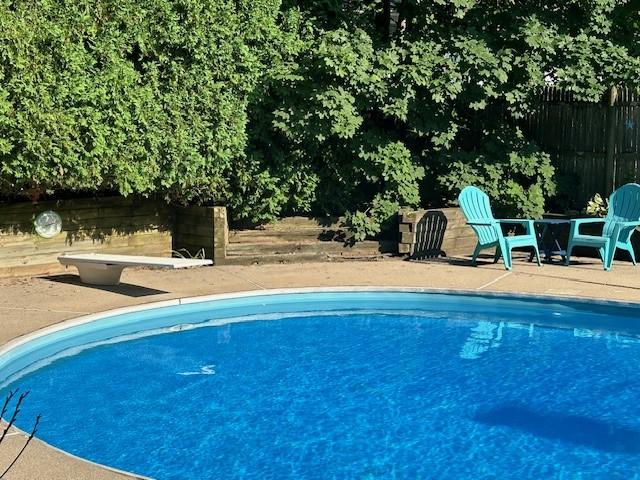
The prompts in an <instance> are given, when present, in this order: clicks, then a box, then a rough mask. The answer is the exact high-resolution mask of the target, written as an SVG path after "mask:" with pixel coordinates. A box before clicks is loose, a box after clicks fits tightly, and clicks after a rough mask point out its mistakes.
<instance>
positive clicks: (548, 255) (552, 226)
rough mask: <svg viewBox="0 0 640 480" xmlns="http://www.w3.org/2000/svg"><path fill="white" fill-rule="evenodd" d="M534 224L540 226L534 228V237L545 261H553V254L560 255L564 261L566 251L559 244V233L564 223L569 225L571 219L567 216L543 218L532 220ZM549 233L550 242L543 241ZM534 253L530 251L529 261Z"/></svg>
mask: <svg viewBox="0 0 640 480" xmlns="http://www.w3.org/2000/svg"><path fill="white" fill-rule="evenodd" d="M534 225H535V226H541V227H542V228H536V229H535V230H536V239H537V240H538V248H539V249H540V251H541V252H542V253H544V259H545V261H547V262H552V261H553V256H554V255H560V257H561V258H562V261H563V262H564V261H565V260H566V258H567V251H566V250H565V249H564V248H562V247H561V246H560V234H561V232H562V230H563V226H564V225H567V226H568V225H571V220H569V219H568V218H543V219H541V220H534ZM547 234H549V237H550V238H549V240H550V243H545V237H546V236H547ZM533 256H534V254H533V253H531V255H530V256H529V261H532V260H533Z"/></svg>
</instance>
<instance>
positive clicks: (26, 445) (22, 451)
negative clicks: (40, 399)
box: [0, 415, 42, 478]
mask: <svg viewBox="0 0 640 480" xmlns="http://www.w3.org/2000/svg"><path fill="white" fill-rule="evenodd" d="M41 417H42V415H38V416H37V417H36V421H35V423H34V424H33V429H31V433H30V434H29V438H27V441H26V442H25V443H24V445H23V446H22V448H21V449H20V451H19V452H18V455H16V458H14V459H13V462H11V463H10V464H9V466H8V467H7V468H6V469H5V471H4V472H2V474H0V478H4V476H5V475H6V474H7V473H8V472H9V470H11V468H12V467H13V466H14V465H15V464H16V462H17V461H18V459H19V458H20V457H21V456H22V454H23V453H24V451H25V450H26V449H27V447H28V446H29V443H31V440H33V437H34V436H35V435H36V432H37V431H38V425H40V418H41Z"/></svg>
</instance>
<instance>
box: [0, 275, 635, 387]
mask: <svg viewBox="0 0 640 480" xmlns="http://www.w3.org/2000/svg"><path fill="white" fill-rule="evenodd" d="M532 307H533V308H532ZM363 310H377V311H384V310H388V311H396V312H398V311H405V312H412V311H413V312H431V313H433V312H439V311H442V312H446V313H447V316H448V319H449V320H451V319H454V320H455V318H456V317H458V318H460V319H469V318H473V319H475V320H488V321H491V320H492V319H493V318H494V317H501V318H504V317H505V315H509V316H511V317H512V318H513V319H514V321H515V322H521V323H527V324H537V325H541V326H549V327H560V328H584V329H592V330H601V331H613V332H616V333H622V334H630V335H639V334H640V321H639V320H640V304H635V303H621V302H608V301H596V300H574V299H564V298H558V297H544V296H521V295H503V294H491V293H485V292H482V293H480V292H465V291H445V290H438V291H436V290H430V289H416V288H388V287H380V288H378V287H361V288H358V287H348V288H311V289H308V288H304V289H289V290H261V291H253V292H244V293H234V294H220V295H211V296H207V297H195V298H187V299H178V300H170V301H164V302H158V303H153V304H147V305H141V306H137V307H130V308H123V309H118V310H112V311H108V312H103V313H98V314H93V315H87V316H84V317H79V318H76V319H73V320H68V321H65V322H62V323H59V324H56V325H52V326H50V327H47V328H44V329H42V330H39V331H37V332H34V333H32V334H29V335H25V336H23V337H19V338H17V339H15V340H13V341H11V342H9V343H7V344H5V346H4V347H3V348H2V349H0V387H4V386H6V385H8V384H10V383H12V382H15V381H16V380H17V379H18V378H19V377H20V376H22V375H23V374H25V373H28V372H29V371H32V370H33V369H35V368H36V367H38V368H39V367H40V366H41V365H39V362H43V361H45V360H46V359H48V358H51V357H55V356H56V355H59V354H60V353H61V352H69V351H71V352H72V353H73V349H74V348H77V347H82V346H91V345H92V344H97V343H98V344H99V343H100V342H104V341H107V340H109V339H116V341H119V340H120V339H121V340H127V339H129V338H131V336H132V335H133V336H135V335H139V334H142V333H143V332H154V331H156V332H157V333H163V332H164V331H166V329H168V328H171V327H178V328H193V327H194V326H197V325H198V324H205V323H206V324H208V325H211V324H214V323H215V322H216V321H220V322H219V323H218V324H224V323H231V322H234V321H244V320H250V319H251V316H253V315H268V314H279V315H280V316H282V315H286V314H292V313H301V312H319V311H321V312H328V313H330V312H349V311H363ZM576 313H579V314H580V318H581V320H580V323H579V324H576V323H575V322H574V321H569V320H568V319H569V318H575V316H576ZM565 317H566V318H565ZM274 318H277V317H274ZM78 351H80V350H78ZM30 367H31V368H30Z"/></svg>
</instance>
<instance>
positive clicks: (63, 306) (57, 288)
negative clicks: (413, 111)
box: [0, 257, 640, 480]
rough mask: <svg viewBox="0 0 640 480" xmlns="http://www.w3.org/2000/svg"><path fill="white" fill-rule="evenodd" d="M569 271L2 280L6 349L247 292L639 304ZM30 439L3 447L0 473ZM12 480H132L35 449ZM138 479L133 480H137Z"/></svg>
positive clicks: (584, 271) (145, 273)
mask: <svg viewBox="0 0 640 480" xmlns="http://www.w3.org/2000/svg"><path fill="white" fill-rule="evenodd" d="M574 260H575V261H574V262H573V265H572V266H571V267H564V266H560V265H544V267H543V268H538V267H536V266H535V265H534V264H530V263H527V262H525V261H524V260H523V258H522V257H520V258H518V257H516V258H515V259H514V271H513V272H506V271H505V270H504V268H503V266H502V263H498V264H497V265H494V264H492V263H491V262H490V261H489V259H488V258H487V259H486V260H485V261H484V262H480V266H479V268H473V267H471V266H470V264H469V261H468V259H453V260H449V261H438V262H429V263H426V262H405V261H401V260H397V259H390V260H384V261H378V262H355V261H351V262H340V263H306V264H280V265H252V266H217V267H211V268H200V269H193V270H184V271H179V270H178V271H168V270H166V271H162V270H160V271H158V270H154V271H151V270H133V269H131V270H125V272H124V274H123V278H122V281H123V283H122V284H121V285H119V286H117V287H94V286H85V285H82V284H80V283H79V282H78V279H77V276H76V272H75V270H73V269H70V270H69V274H65V275H55V276H50V277H36V278H12V279H0V318H1V320H0V322H1V323H0V325H1V328H0V344H4V343H5V342H7V341H8V340H10V339H12V338H15V337H17V336H20V335H24V334H26V333H29V332H33V331H35V330H37V329H39V328H42V327H45V326H47V325H51V324H54V323H58V322H61V321H63V320H67V319H70V318H74V317H78V316H81V315H84V314H88V313H95V312H100V311H104V310H109V309H113V308H118V307H124V306H129V305H137V304H142V303H149V302H157V301H161V300H168V299H173V298H182V297H192V296H198V295H206V294H214V293H227V292H237V291H246V290H261V289H271V288H292V287H326V286H368V285H377V286H407V287H427V288H446V289H461V290H478V291H487V292H489V291H492V292H510V293H533V294H544V295H558V296H566V297H572V298H580V297H584V298H599V299H608V300H623V301H633V302H640V270H636V269H635V268H634V267H633V266H632V265H631V264H630V263H627V262H615V263H614V266H613V270H612V271H611V272H605V271H603V270H602V264H601V263H600V262H599V261H597V260H595V259H586V258H576V259H574ZM23 442H24V437H23V436H22V435H21V434H15V435H12V436H11V437H9V438H8V441H7V440H5V442H4V443H3V444H2V448H0V473H1V470H3V469H4V466H5V465H6V464H7V462H8V460H9V458H12V454H13V453H15V452H16V451H17V450H18V449H19V448H20V446H21V445H22V443H23ZM6 478H7V479H19V480H21V479H25V480H38V479H47V480H58V479H59V480H75V479H78V480H79V479H82V480H91V479H117V478H131V477H129V476H127V475H124V474H120V473H117V472H113V471H109V470H107V469H105V468H102V467H100V466H97V465H94V464H91V463H88V462H85V461H83V460H80V459H77V458H74V457H71V456H68V455H66V454H64V453H62V452H60V451H57V450H55V449H53V448H51V447H49V446H47V445H46V444H43V443H42V442H39V441H34V442H33V443H32V444H31V445H30V446H29V448H28V449H27V451H26V452H25V454H24V455H23V456H22V457H21V459H20V460H19V462H18V463H17V464H16V466H15V467H14V469H13V470H12V471H11V473H10V474H9V475H7V477H6ZM134 478H135V477H134Z"/></svg>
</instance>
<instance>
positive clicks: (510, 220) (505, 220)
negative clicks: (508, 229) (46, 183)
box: [498, 218, 533, 225]
mask: <svg viewBox="0 0 640 480" xmlns="http://www.w3.org/2000/svg"><path fill="white" fill-rule="evenodd" d="M532 221H533V220H527V219H521V218H501V219H500V220H498V222H500V223H518V224H521V225H526V224H528V223H529V222H532Z"/></svg>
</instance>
